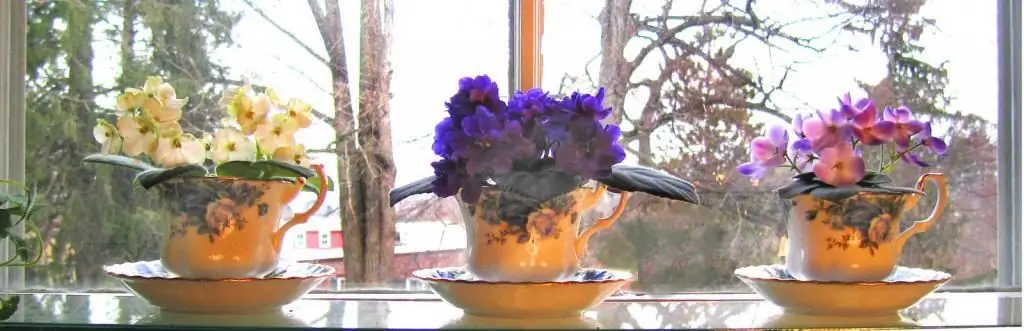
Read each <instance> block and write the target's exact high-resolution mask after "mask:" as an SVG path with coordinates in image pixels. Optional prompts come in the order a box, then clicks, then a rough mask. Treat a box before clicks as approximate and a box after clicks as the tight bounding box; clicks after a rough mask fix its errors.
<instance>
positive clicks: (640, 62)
mask: <svg viewBox="0 0 1024 331" xmlns="http://www.w3.org/2000/svg"><path fill="white" fill-rule="evenodd" d="M606 3H607V4H628V3H632V8H628V10H625V11H621V10H619V11H617V10H608V12H606V13H604V14H602V10H605V9H606V8H604V6H605V5H606ZM665 3H666V2H664V1H632V2H630V1H606V2H600V3H598V2H577V1H568V0H563V1H559V0H549V1H545V21H544V23H545V29H544V39H543V53H544V82H543V83H544V87H545V88H546V89H549V90H558V91H564V92H563V93H570V92H572V91H575V90H584V91H592V90H593V89H595V88H597V86H598V85H604V87H605V88H607V89H608V93H609V97H608V98H607V99H606V102H607V103H606V106H612V107H615V108H617V109H622V110H623V111H624V112H623V114H624V116H623V118H622V123H621V125H622V127H623V132H624V137H625V138H624V139H625V140H626V141H629V146H630V149H631V150H632V152H631V153H630V157H629V158H627V161H626V162H627V163H644V164H649V165H653V166H656V167H659V168H662V169H665V170H667V171H670V172H672V173H674V174H677V175H679V176H681V177H683V178H686V179H689V180H691V181H693V182H694V183H695V184H696V185H697V186H698V187H699V192H700V193H701V197H702V200H703V201H702V202H703V204H704V206H702V207H694V206H692V205H684V204H682V203H666V202H664V201H663V200H659V199H655V198H650V197H643V196H639V195H634V196H633V200H634V201H633V202H631V204H630V209H629V212H628V214H627V215H625V216H623V217H622V219H621V220H620V221H619V222H618V223H617V224H616V225H615V226H614V227H613V228H612V229H611V230H609V231H606V232H604V233H602V234H601V235H599V236H597V237H596V238H595V239H594V240H593V241H592V244H591V245H590V247H589V248H590V250H589V252H588V253H589V255H588V258H589V259H590V260H589V261H588V262H589V263H592V264H597V265H604V266H607V267H611V268H620V269H627V270H631V271H633V272H634V273H636V274H637V277H638V278H637V281H636V282H634V283H633V284H631V285H630V286H631V289H632V290H639V291H654V292H665V291H708V290H741V291H747V290H748V289H747V288H746V287H745V286H744V285H743V284H742V283H741V282H740V281H739V280H738V279H736V277H734V276H733V270H734V269H736V268H737V267H741V266H745V265H756V264H770V263H778V262H779V261H781V256H780V251H779V247H780V237H781V236H782V235H784V234H785V233H786V225H785V222H783V221H782V220H783V219H785V216H784V214H783V212H782V211H781V209H780V206H779V204H778V201H777V200H776V199H775V198H774V197H773V195H772V194H771V192H772V190H773V189H775V188H777V187H779V186H780V185H782V184H783V183H785V182H787V181H788V180H790V179H789V178H790V176H792V175H793V173H792V172H791V171H789V170H785V169H777V170H775V171H773V172H771V174H770V175H768V176H767V177H765V178H764V179H762V180H760V181H754V182H751V181H750V180H748V179H747V178H745V177H742V176H740V175H739V174H738V173H737V172H736V170H735V167H736V166H737V165H739V164H741V163H744V162H747V161H749V158H750V156H749V154H748V145H747V143H748V142H749V141H750V140H751V139H753V138H754V137H756V136H758V135H761V134H763V132H764V131H765V129H766V128H765V126H766V125H768V124H772V123H778V124H783V125H788V124H789V122H790V121H789V118H790V117H791V116H793V114H795V113H796V112H797V111H801V112H806V111H812V110H816V109H823V110H828V109H831V108H836V107H837V106H838V101H837V98H838V97H840V96H842V95H843V93H846V92H850V93H851V94H852V96H853V97H854V100H857V99H858V98H861V97H871V98H873V99H875V100H876V101H877V103H878V104H879V107H881V106H893V107H896V106H899V105H901V104H906V105H908V106H910V108H911V109H912V110H913V112H914V114H915V115H916V116H918V117H920V118H921V119H922V120H930V121H932V130H933V131H932V133H933V135H934V136H937V137H942V138H944V139H945V140H946V142H948V143H949V146H948V150H949V154H948V156H947V157H945V158H944V159H942V160H941V161H940V162H939V163H938V165H937V166H936V167H934V168H927V169H922V168H919V167H916V166H910V165H907V164H898V166H897V167H896V168H895V170H894V171H893V173H892V177H893V180H894V182H895V184H898V185H900V186H913V185H914V182H915V181H916V180H917V179H918V176H919V175H921V174H922V173H924V172H942V173H944V174H946V176H947V177H948V181H949V190H950V202H949V204H948V207H947V208H946V210H945V213H944V214H943V216H942V218H941V219H940V220H939V221H938V223H937V224H936V225H935V226H934V227H933V228H931V229H930V230H929V231H927V232H925V233H923V234H919V235H916V236H914V237H913V238H911V239H910V240H909V243H908V244H907V245H906V247H905V249H904V253H903V258H902V261H901V262H900V263H901V264H903V265H907V266H912V267H923V268H933V269H941V270H945V271H948V272H950V273H953V274H954V275H955V278H954V280H953V281H952V283H951V284H950V285H949V286H967V287H977V286H982V285H986V284H991V283H992V282H993V280H994V276H995V274H996V270H995V253H996V232H995V231H996V222H995V220H996V199H995V198H996V176H995V174H996V158H997V153H996V138H995V129H996V105H997V102H996V101H997V99H996V86H995V84H996V63H995V61H994V60H995V58H996V53H995V52H996V40H995V39H996V35H995V30H993V29H992V28H991V26H989V25H984V24H982V25H979V24H977V23H976V22H979V21H991V20H992V18H993V17H995V4H994V3H974V2H970V3H968V2H957V1H888V2H886V3H887V4H890V5H889V6H887V7H884V8H882V9H877V10H876V9H872V10H863V9H864V7H863V6H864V5H863V3H864V2H863V1H827V3H828V4H824V3H822V2H813V1H800V0H793V1H759V2H756V3H755V5H754V6H753V7H752V8H749V7H747V4H748V3H750V2H749V1H710V2H708V1H703V2H702V1H675V2H673V5H672V6H671V8H669V9H668V11H667V12H665V11H664V10H665V8H664V5H665ZM871 3H874V2H871ZM702 6H704V7H702ZM616 13H618V14H616ZM727 18H728V19H727ZM666 30H671V31H670V32H666ZM603 33H604V34H603ZM615 33H621V34H623V37H622V38H615ZM658 38H661V41H660V42H658V43H659V45H655V46H651V45H652V43H654V42H653V40H657V39H658ZM618 54H621V55H618ZM602 61H607V62H602ZM603 63H604V65H602V64H603ZM652 86H653V88H652ZM652 91H653V92H652ZM652 95H653V96H652ZM868 159H869V160H874V161H877V160H879V158H877V157H874V156H868ZM876 167H877V165H876V164H875V163H871V162H869V168H876ZM926 192H927V193H928V196H929V197H928V198H926V199H924V200H922V202H921V203H919V204H918V205H917V206H916V207H914V208H913V209H911V210H910V211H908V212H907V213H905V214H904V216H903V219H902V220H901V227H902V228H906V227H908V226H909V225H910V223H911V222H913V221H917V220H921V219H924V218H926V217H927V216H928V213H929V212H930V211H931V208H932V206H933V205H934V200H935V198H934V197H935V190H934V188H932V187H929V188H927V189H926ZM607 200H608V201H607V205H606V206H605V207H604V208H603V210H601V211H598V212H597V214H604V213H607V212H608V211H610V209H612V208H613V207H614V203H615V199H612V198H609V199H607ZM585 224H586V223H585ZM652 256H657V257H658V258H656V259H652V258H650V257H652Z"/></svg>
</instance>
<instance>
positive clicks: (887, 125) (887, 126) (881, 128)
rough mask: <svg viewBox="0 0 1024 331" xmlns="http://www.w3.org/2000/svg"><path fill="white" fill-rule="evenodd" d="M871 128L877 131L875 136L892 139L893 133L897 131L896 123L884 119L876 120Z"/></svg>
mask: <svg viewBox="0 0 1024 331" xmlns="http://www.w3.org/2000/svg"><path fill="white" fill-rule="evenodd" d="M871 129H872V130H871V131H873V132H874V133H875V137H877V138H884V139H890V138H892V134H893V133H894V132H896V123H893V122H889V121H885V120H882V121H878V122H875V125H874V126H872V128H871Z"/></svg>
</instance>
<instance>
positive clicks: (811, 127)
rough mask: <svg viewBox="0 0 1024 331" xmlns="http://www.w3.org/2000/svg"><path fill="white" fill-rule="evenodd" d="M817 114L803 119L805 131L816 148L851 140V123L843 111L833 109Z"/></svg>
mask: <svg viewBox="0 0 1024 331" xmlns="http://www.w3.org/2000/svg"><path fill="white" fill-rule="evenodd" d="M817 115H818V116H812V117H810V118H807V119H804V121H803V133H804V135H805V136H807V138H808V139H810V140H811V147H812V148H814V150H816V151H817V150H821V149H822V148H825V147H830V146H835V145H836V144H838V143H840V142H846V141H850V137H851V135H852V134H851V132H850V131H851V130H850V124H849V122H848V120H847V119H846V118H845V117H843V114H842V113H840V112H839V111H838V110H835V109H832V110H830V111H827V112H825V111H818V112H817Z"/></svg>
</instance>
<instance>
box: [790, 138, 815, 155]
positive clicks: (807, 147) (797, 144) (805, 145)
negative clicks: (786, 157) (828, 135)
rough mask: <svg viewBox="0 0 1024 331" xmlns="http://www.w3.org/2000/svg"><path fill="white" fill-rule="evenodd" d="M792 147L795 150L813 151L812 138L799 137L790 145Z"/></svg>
mask: <svg viewBox="0 0 1024 331" xmlns="http://www.w3.org/2000/svg"><path fill="white" fill-rule="evenodd" d="M790 147H791V148H792V149H793V150H795V151H799V152H810V151H811V140H810V139H807V138H804V139H799V140H797V141H794V142H793V145H792V146H790Z"/></svg>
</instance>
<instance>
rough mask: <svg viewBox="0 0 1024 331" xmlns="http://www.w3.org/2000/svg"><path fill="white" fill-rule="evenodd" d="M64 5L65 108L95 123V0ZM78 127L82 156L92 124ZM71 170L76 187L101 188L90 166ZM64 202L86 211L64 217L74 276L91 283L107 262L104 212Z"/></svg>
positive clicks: (77, 149) (76, 200) (80, 201)
mask: <svg viewBox="0 0 1024 331" xmlns="http://www.w3.org/2000/svg"><path fill="white" fill-rule="evenodd" d="M64 5H65V6H68V8H67V14H66V15H67V16H66V20H67V26H68V29H67V32H66V34H65V36H64V39H63V40H62V41H61V42H62V46H63V47H64V49H65V50H66V52H67V55H66V58H65V60H66V62H67V68H68V69H67V77H68V78H67V79H68V80H67V81H68V91H67V95H66V98H65V101H64V102H63V103H64V107H65V109H66V110H67V111H68V112H69V113H71V114H74V115H73V116H74V118H75V119H76V120H77V121H78V123H93V117H94V116H93V114H92V111H93V103H94V100H95V93H94V91H93V78H92V60H93V49H92V40H93V37H92V36H93V27H92V25H93V23H94V22H95V21H96V19H95V17H96V13H95V12H94V10H93V8H94V4H92V3H91V2H87V1H81V2H74V3H66V4H64ZM77 129H78V130H77V132H75V137H73V141H72V142H71V143H70V145H71V146H74V147H73V148H70V150H71V151H72V152H71V153H72V154H74V155H75V157H76V158H78V159H81V158H82V157H84V156H85V154H87V153H88V151H89V150H92V149H93V147H92V145H91V143H92V140H93V139H92V125H78V126H77ZM72 171H73V172H74V175H72V176H70V177H71V178H73V179H71V182H73V183H75V184H74V186H73V187H75V188H79V189H84V190H87V192H88V191H92V190H99V188H97V187H95V186H94V184H95V181H94V177H95V175H94V173H93V171H92V170H91V169H90V168H88V167H80V168H78V169H74V170H72ZM65 203H66V205H65V206H67V207H69V208H66V209H65V210H78V211H85V213H86V215H81V214H77V215H65V216H68V217H64V219H65V220H68V219H73V220H75V221H74V222H68V223H70V224H69V225H70V226H69V228H70V229H69V230H70V232H69V239H70V241H71V243H72V244H71V246H72V247H74V249H75V252H74V255H72V260H73V261H74V268H75V279H76V280H77V283H78V285H80V286H84V287H89V286H92V284H95V282H96V280H97V279H98V278H99V277H101V276H100V274H101V270H100V267H101V266H102V265H103V262H105V261H104V259H105V252H104V250H103V245H104V243H103V242H101V241H98V240H97V238H102V234H103V231H104V230H103V224H104V222H101V220H102V218H101V217H100V215H101V214H102V212H101V211H98V210H95V209H88V208H76V207H83V206H84V205H86V204H88V203H89V202H88V201H85V198H84V197H73V198H71V199H70V200H69V201H67V202H65Z"/></svg>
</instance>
